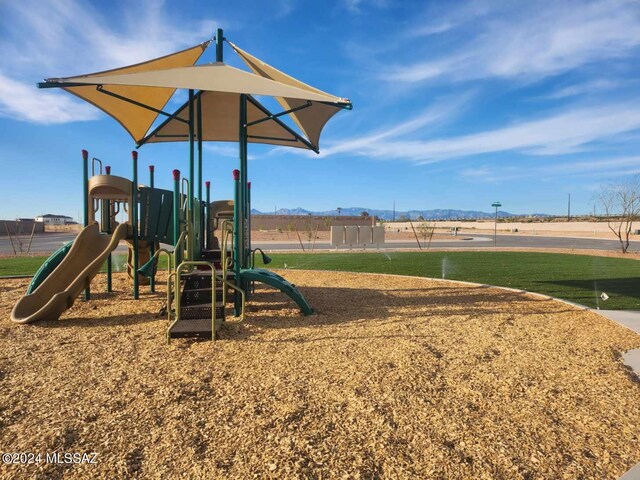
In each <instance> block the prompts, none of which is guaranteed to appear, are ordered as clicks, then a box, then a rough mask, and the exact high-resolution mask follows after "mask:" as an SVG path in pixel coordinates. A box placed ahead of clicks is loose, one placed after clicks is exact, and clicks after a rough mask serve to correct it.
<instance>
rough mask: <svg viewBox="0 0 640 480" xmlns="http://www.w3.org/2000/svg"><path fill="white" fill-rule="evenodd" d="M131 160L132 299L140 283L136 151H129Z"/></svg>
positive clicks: (136, 295)
mask: <svg viewBox="0 0 640 480" xmlns="http://www.w3.org/2000/svg"><path fill="white" fill-rule="evenodd" d="M131 158H132V160H133V181H132V182H131V226H132V227H133V299H134V300H137V299H138V297H139V296H140V283H139V278H138V268H139V267H140V265H139V258H138V152H137V151H135V150H133V151H132V152H131Z"/></svg>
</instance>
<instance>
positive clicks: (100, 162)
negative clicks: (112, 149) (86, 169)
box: [91, 157, 102, 176]
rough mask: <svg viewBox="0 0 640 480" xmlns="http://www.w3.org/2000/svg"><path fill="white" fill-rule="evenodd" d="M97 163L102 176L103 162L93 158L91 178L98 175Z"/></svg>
mask: <svg viewBox="0 0 640 480" xmlns="http://www.w3.org/2000/svg"><path fill="white" fill-rule="evenodd" d="M96 162H98V163H99V164H100V175H102V160H100V159H99V158H96V157H93V159H91V176H94V175H95V174H96Z"/></svg>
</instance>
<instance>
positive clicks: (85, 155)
mask: <svg viewBox="0 0 640 480" xmlns="http://www.w3.org/2000/svg"><path fill="white" fill-rule="evenodd" d="M82 159H83V160H88V159H89V152H87V151H86V150H82Z"/></svg>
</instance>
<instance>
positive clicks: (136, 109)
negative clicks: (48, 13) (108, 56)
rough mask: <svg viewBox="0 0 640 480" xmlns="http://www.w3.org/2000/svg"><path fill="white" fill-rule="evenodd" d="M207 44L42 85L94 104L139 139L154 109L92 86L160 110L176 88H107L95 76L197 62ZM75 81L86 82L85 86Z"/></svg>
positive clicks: (142, 71) (112, 75)
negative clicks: (51, 85) (53, 86)
mask: <svg viewBox="0 0 640 480" xmlns="http://www.w3.org/2000/svg"><path fill="white" fill-rule="evenodd" d="M209 43H210V42H204V43H201V44H200V45H196V46H195V47H191V48H188V49H186V50H182V51H180V52H176V53H172V54H171V55H166V56H164V57H160V58H155V59H153V60H148V61H146V62H142V63H138V64H136V65H130V66H127V67H122V68H116V69H113V70H106V71H104V72H97V73H90V74H88V75H81V76H77V77H68V78H48V79H46V81H45V84H49V83H53V84H56V86H59V87H62V88H64V89H65V90H66V91H68V92H70V93H73V94H74V95H76V96H78V97H80V98H82V99H83V100H86V101H87V102H89V103H91V104H93V105H95V106H96V107H98V108H99V109H101V110H103V111H104V112H106V113H107V114H109V115H111V116H112V117H113V118H115V119H116V120H117V121H118V122H119V123H120V124H121V125H122V126H123V127H124V128H125V129H126V130H127V132H129V134H130V135H131V136H132V137H133V139H134V140H139V139H141V138H142V137H144V134H145V133H146V132H147V131H148V130H149V127H151V124H152V123H153V122H154V121H155V119H156V118H157V116H158V112H154V111H153V110H151V109H149V108H144V107H141V106H138V105H136V104H134V103H131V102H126V101H123V100H121V99H119V98H116V97H114V96H111V95H107V94H104V93H102V92H100V91H98V90H97V89H96V85H97V84H102V85H104V86H105V89H106V90H108V91H109V92H112V93H114V94H116V95H120V96H122V97H126V98H128V99H130V100H133V101H135V102H139V103H141V104H143V105H146V106H148V107H151V108H153V109H157V110H161V109H162V108H163V107H164V106H165V105H166V103H167V102H168V101H169V98H171V96H172V95H173V94H174V92H175V91H176V87H175V86H172V85H166V86H164V88H153V89H150V88H147V87H146V86H143V85H135V84H120V85H115V84H111V85H109V86H108V88H107V87H106V85H107V82H104V80H96V79H97V78H100V79H104V78H106V77H114V76H116V77H117V76H121V75H127V74H132V73H144V72H154V71H156V70H159V69H171V68H176V67H184V66H188V65H193V64H195V63H196V62H197V61H198V59H199V58H200V56H201V55H202V53H203V52H204V51H205V49H206V48H207V46H208V45H209ZM65 83H73V84H76V85H73V86H65ZM77 84H86V86H84V85H77Z"/></svg>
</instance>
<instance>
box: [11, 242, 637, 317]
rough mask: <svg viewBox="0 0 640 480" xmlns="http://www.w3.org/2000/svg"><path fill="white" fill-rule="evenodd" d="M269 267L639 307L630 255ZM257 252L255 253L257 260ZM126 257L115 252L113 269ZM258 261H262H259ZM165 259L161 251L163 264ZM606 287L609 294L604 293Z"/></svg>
mask: <svg viewBox="0 0 640 480" xmlns="http://www.w3.org/2000/svg"><path fill="white" fill-rule="evenodd" d="M271 257H272V258H273V262H272V263H270V264H269V268H284V267H285V263H286V267H287V268H291V269H308V270H337V271H349V272H371V273H390V274H400V275H413V276H418V277H433V278H446V279H450V280H464V281H468V282H477V283H486V284H490V285H499V286H504V287H512V288H519V289H522V290H528V291H531V292H538V293H544V294H547V295H551V296H553V297H557V298H563V299H566V300H570V301H572V302H576V303H580V304H582V305H587V306H589V307H597V306H598V304H599V305H600V308H604V309H612V310H623V309H640V262H638V261H636V260H632V259H626V258H608V257H591V256H587V255H563V254H556V253H527V252H388V253H387V252H382V253H319V254H273V255H271ZM45 259H46V257H12V258H5V259H2V260H0V276H6V275H33V274H34V273H35V271H36V270H37V269H38V268H39V267H40V265H41V264H42V262H43V261H44V260H45ZM258 259H259V255H258V257H257V258H256V261H258ZM125 261H126V257H124V256H122V255H117V256H115V261H114V263H115V265H116V267H115V268H114V271H123V270H124V268H125V267H124V264H125ZM258 263H259V262H258ZM165 264H166V261H165V258H164V256H163V257H161V265H160V268H164V267H165ZM602 292H606V294H607V295H608V296H609V300H607V301H606V302H605V301H603V300H601V299H600V297H599V296H600V294H601V293H602Z"/></svg>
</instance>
